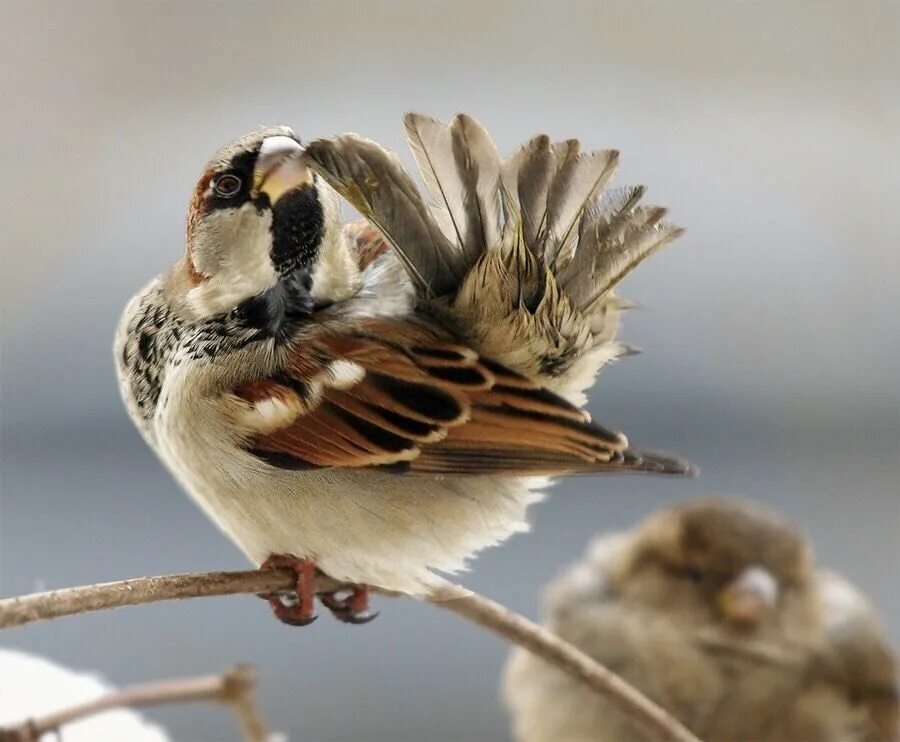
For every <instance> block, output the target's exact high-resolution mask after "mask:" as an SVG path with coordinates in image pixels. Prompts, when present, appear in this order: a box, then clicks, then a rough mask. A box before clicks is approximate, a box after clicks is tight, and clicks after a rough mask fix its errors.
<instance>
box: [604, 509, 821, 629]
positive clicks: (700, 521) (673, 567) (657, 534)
mask: <svg viewBox="0 0 900 742" xmlns="http://www.w3.org/2000/svg"><path fill="white" fill-rule="evenodd" d="M614 580H615V584H616V589H617V590H618V591H620V593H621V594H622V595H623V597H625V598H626V599H628V600H632V601H634V602H635V603H639V604H642V605H645V606H647V607H651V608H655V609H659V610H662V611H670V612H673V613H675V612H678V613H682V614H687V615H688V616H690V617H692V618H694V619H696V620H697V621H698V622H699V621H702V622H704V623H709V622H713V623H717V624H721V625H725V626H727V627H728V628H730V629H735V630H739V631H744V632H749V631H754V630H756V629H758V628H760V627H762V626H764V625H766V624H768V623H771V622H777V621H778V615H779V612H780V611H781V610H782V608H783V607H784V606H785V605H786V604H788V603H790V602H791V601H792V600H795V599H796V598H797V597H798V596H801V595H804V594H805V593H806V591H807V590H808V588H809V585H810V583H811V581H812V555H811V553H810V550H809V547H808V545H807V542H806V540H805V539H804V538H803V537H802V536H801V535H800V534H799V533H798V532H797V531H796V530H794V528H793V527H792V526H791V525H790V524H789V523H787V522H785V521H784V520H783V519H781V518H780V517H778V516H777V515H775V514H774V513H772V512H770V511H768V510H766V509H765V508H762V507H760V506H757V505H754V504H751V503H747V502H741V501H734V500H718V499H714V500H699V501H693V502H687V503H683V504H680V505H676V506H674V507H672V508H668V509H666V510H664V511H662V512H660V513H658V514H656V515H654V516H652V517H651V518H649V519H648V520H647V521H645V522H644V523H643V524H642V525H640V526H639V527H638V529H637V531H636V532H635V534H634V538H633V539H632V540H631V543H630V546H629V548H628V549H626V550H625V551H624V552H623V556H622V558H621V559H620V560H619V563H618V565H617V569H616V570H615V576H614Z"/></svg>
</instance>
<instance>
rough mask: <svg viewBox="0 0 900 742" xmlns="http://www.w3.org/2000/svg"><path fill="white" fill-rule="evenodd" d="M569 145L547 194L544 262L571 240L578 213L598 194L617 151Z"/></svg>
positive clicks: (552, 260) (611, 171)
mask: <svg viewBox="0 0 900 742" xmlns="http://www.w3.org/2000/svg"><path fill="white" fill-rule="evenodd" d="M570 142H574V144H575V146H571V145H570V146H569V147H568V148H567V151H566V156H565V158H564V159H563V161H562V162H561V163H560V167H559V171H558V173H557V175H556V178H555V179H554V181H553V185H552V187H551V189H550V193H549V194H548V198H547V229H546V247H545V254H546V257H547V263H548V264H549V265H551V266H555V265H556V263H557V259H558V256H560V254H561V253H563V257H564V248H565V247H566V245H567V244H568V243H570V237H571V236H573V233H574V232H575V227H576V226H577V225H578V223H579V220H580V219H581V215H582V214H583V213H584V212H585V211H586V210H587V209H589V208H590V206H591V205H592V204H593V203H594V202H596V201H597V198H598V196H599V194H600V192H601V191H602V190H603V188H604V187H605V186H606V184H607V183H608V182H609V181H610V179H611V178H612V176H613V174H614V173H615V171H616V167H617V166H618V162H619V153H618V152H617V151H616V150H596V151H594V152H588V153H584V154H582V153H580V152H579V151H578V146H577V144H578V143H577V141H576V140H570Z"/></svg>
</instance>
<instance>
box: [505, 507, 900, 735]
mask: <svg viewBox="0 0 900 742" xmlns="http://www.w3.org/2000/svg"><path fill="white" fill-rule="evenodd" d="M545 610H546V620H547V625H548V626H549V628H550V629H551V630H552V631H554V632H555V633H557V634H558V635H559V636H560V637H561V638H563V639H565V640H567V641H569V642H571V643H573V644H575V645H576V646H577V647H579V648H580V649H582V650H583V651H585V652H586V653H588V654H589V655H591V656H592V657H593V658H594V659H596V660H598V661H599V662H601V663H603V664H605V665H606V666H607V667H608V668H609V669H611V670H612V671H614V672H616V673H617V674H619V675H620V676H621V677H623V678H624V679H626V680H628V681H629V682H631V683H632V684H633V685H634V686H635V687H637V688H638V689H640V690H641V691H643V692H644V693H645V694H647V695H648V696H649V697H651V698H652V699H654V700H656V701H657V702H658V703H660V704H661V705H662V706H664V707H665V708H666V709H667V710H668V711H669V712H671V713H672V714H674V715H675V716H676V717H677V718H678V719H679V720H680V721H682V722H683V723H684V724H685V725H686V726H687V727H689V728H690V729H691V731H693V732H694V733H695V734H696V735H698V736H699V737H700V738H701V739H703V740H705V741H706V742H744V741H749V740H753V741H754V742H876V741H877V742H896V741H897V740H898V739H900V727H898V699H897V693H898V680H897V675H896V666H895V661H894V658H893V654H892V652H891V650H890V648H889V646H888V644H887V643H886V640H885V638H884V636H883V634H882V631H881V629H880V627H879V622H878V620H877V618H876V616H875V614H874V611H873V609H872V608H871V606H870V605H869V603H868V602H867V600H866V599H865V597H863V596H862V595H861V594H860V593H859V592H858V591H857V590H856V589H855V588H854V587H853V586H852V585H850V584H849V583H848V582H846V581H845V580H844V579H843V578H841V577H839V576H838V575H836V574H834V573H832V572H827V571H824V570H816V569H815V567H814V564H813V558H812V554H811V551H810V547H809V545H808V543H807V542H806V540H805V539H804V538H803V537H802V536H801V535H800V534H799V533H798V532H797V531H795V530H794V528H793V527H791V526H790V525H789V524H788V523H786V522H785V521H784V520H782V519H781V518H780V517H779V516H777V515H775V514H774V513H772V512H770V511H768V510H765V509H763V508H761V507H759V506H756V505H753V504H751V503H747V502H741V501H731V500H700V501H694V502H687V503H683V504H680V505H676V506H674V507H671V508H668V509H666V510H663V511H661V512H659V513H657V514H655V515H653V516H651V517H650V518H649V519H648V520H646V521H645V522H644V523H642V524H640V525H638V526H637V527H636V528H635V529H633V530H632V531H629V532H626V533H619V534H614V535H609V536H603V537H600V538H599V539H597V540H596V541H595V542H594V543H593V544H592V545H591V546H590V548H589V549H588V552H587V554H586V555H585V557H584V558H583V559H582V560H581V561H580V562H579V563H577V564H576V565H574V566H573V567H571V568H570V569H568V570H567V571H566V572H565V573H564V574H563V575H562V576H560V577H559V578H558V579H556V580H554V581H553V582H552V583H551V584H550V585H549V586H548V588H547V590H546V594H545ZM504 695H505V698H506V702H507V706H508V708H509V710H510V712H511V714H512V718H513V723H514V727H515V732H516V738H517V739H518V740H520V741H521V742H549V741H550V740H552V741H553V742H573V741H575V740H577V741H578V742H593V741H597V742H600V741H603V742H609V741H610V740H634V741H635V742H639V741H640V740H649V739H650V738H649V737H648V736H646V734H645V732H644V731H643V730H642V729H640V728H638V727H636V726H635V725H634V723H633V722H632V721H630V720H629V719H627V718H626V717H624V716H623V715H621V714H620V713H619V712H618V711H617V710H616V709H614V708H613V707H612V706H611V705H608V704H606V703H605V702H604V701H603V700H600V699H597V698H596V697H595V696H593V695H591V694H590V693H589V692H587V691H585V690H584V689H583V688H582V687H581V686H579V685H578V684H577V683H575V682H573V681H572V680H570V679H569V678H568V677H567V676H564V675H563V674H561V673H560V672H559V671H558V670H555V669H553V668H551V667H549V666H548V665H546V664H544V663H543V662H542V661H541V660H539V659H537V658H536V657H534V656H532V655H530V654H528V653H526V652H523V651H516V652H515V653H514V655H513V656H512V658H511V660H510V662H509V664H508V666H507V669H506V674H505V678H504Z"/></svg>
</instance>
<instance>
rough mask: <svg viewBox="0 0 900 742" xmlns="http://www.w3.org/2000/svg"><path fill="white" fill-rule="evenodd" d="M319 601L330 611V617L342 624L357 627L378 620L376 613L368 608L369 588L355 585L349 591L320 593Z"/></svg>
mask: <svg viewBox="0 0 900 742" xmlns="http://www.w3.org/2000/svg"><path fill="white" fill-rule="evenodd" d="M344 593H347V594H346V595H345V594H344ZM319 600H321V601H322V605H324V606H325V607H326V608H327V609H328V610H329V611H331V615H333V616H334V617H335V618H336V619H337V620H338V621H341V622H342V623H348V624H355V625H359V624H364V623H369V621H374V620H375V619H376V618H378V611H372V610H370V608H369V588H368V587H366V586H365V585H356V586H355V587H353V588H350V589H349V590H338V591H335V592H332V593H322V594H321V595H319Z"/></svg>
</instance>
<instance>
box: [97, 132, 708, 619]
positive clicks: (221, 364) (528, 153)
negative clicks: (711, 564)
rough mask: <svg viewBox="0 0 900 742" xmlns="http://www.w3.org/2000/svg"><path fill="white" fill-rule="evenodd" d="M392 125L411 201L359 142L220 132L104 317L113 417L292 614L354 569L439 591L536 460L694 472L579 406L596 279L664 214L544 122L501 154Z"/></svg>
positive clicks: (599, 289)
mask: <svg viewBox="0 0 900 742" xmlns="http://www.w3.org/2000/svg"><path fill="white" fill-rule="evenodd" d="M405 122H406V128H407V134H408V136H409V138H410V142H411V145H412V148H413V152H414V154H415V157H416V159H417V160H418V161H419V163H420V164H421V165H423V171H424V175H423V179H424V180H425V182H426V185H427V186H428V187H429V188H430V190H431V192H432V193H433V194H435V198H434V202H433V203H430V204H429V203H428V202H427V201H426V199H425V198H423V197H422V195H421V194H420V193H419V191H418V190H417V189H416V186H415V184H414V183H413V180H412V177H411V176H410V175H409V173H408V172H407V171H406V170H405V168H404V167H403V166H402V165H401V164H400V162H399V160H398V158H397V157H396V155H394V154H393V153H390V152H388V151H387V150H385V149H384V148H382V147H381V146H379V145H377V144H376V143H375V142H372V141H370V140H368V139H365V138H363V137H361V136H358V135H352V134H347V135H341V136H337V137H326V138H321V139H317V140H313V141H311V142H309V143H308V144H306V145H304V144H303V143H301V141H300V139H299V138H298V137H297V136H296V135H295V134H294V132H293V130H292V129H290V128H288V127H268V128H263V129H259V130H257V131H254V132H251V133H250V134H247V135H245V136H243V137H241V138H239V139H237V140H235V141H234V142H232V143H230V144H228V145H226V146H225V147H223V148H222V149H221V150H219V151H218V152H217V153H216V154H215V155H214V156H213V158H212V159H211V160H210V162H209V163H208V165H207V166H206V168H205V169H204V171H203V173H202V175H201V177H200V178H199V180H198V182H197V184H196V186H195V188H194V191H193V194H192V197H191V199H190V203H189V208H188V219H187V230H186V248H185V253H184V255H183V256H182V257H181V258H180V259H179V260H178V261H177V262H176V263H175V264H174V265H172V266H171V267H170V268H169V269H168V270H167V271H165V272H163V273H162V274H160V275H159V276H157V277H156V278H154V279H153V280H152V281H150V283H149V284H148V285H147V286H145V287H144V289H143V290H141V291H140V292H138V294H136V295H135V297H133V298H132V300H131V301H130V302H129V303H128V305H127V306H126V308H125V310H124V312H123V314H122V317H121V319H120V321H119V324H118V326H117V330H116V338H115V342H114V356H115V362H116V367H117V372H118V378H119V385H120V390H121V393H122V396H123V399H124V401H125V405H126V407H127V409H128V412H129V414H130V416H131V418H132V420H133V421H134V422H135V424H136V425H137V427H138V429H139V430H140V432H141V434H142V435H143V437H144V439H145V441H146V442H147V443H148V444H149V445H150V447H151V448H152V449H153V450H154V451H155V452H156V453H157V454H158V456H159V458H160V459H161V460H162V462H163V463H164V464H165V465H166V467H167V468H168V469H169V470H170V472H171V473H172V474H173V476H174V477H175V479H176V480H177V481H178V482H179V483H180V484H181V485H182V486H183V488H184V489H185V490H187V492H188V494H189V495H190V496H191V497H192V498H193V499H194V500H195V501H196V502H197V503H198V505H199V506H200V508H201V509H202V510H203V511H204V512H205V513H206V514H207V515H208V516H209V517H210V518H211V519H212V520H213V521H214V522H215V523H216V524H217V525H218V527H219V528H220V529H221V530H222V531H224V532H225V534H227V535H228V536H229V537H230V538H231V539H232V540H233V541H234V542H235V543H236V544H237V546H238V547H239V548H240V549H241V550H242V551H243V552H244V554H245V555H246V556H247V557H248V558H249V559H250V560H251V562H253V563H254V564H255V565H257V566H259V567H260V568H270V567H279V568H284V569H290V570H292V571H293V572H294V573H295V574H296V576H297V581H296V585H297V587H296V590H294V591H291V592H290V593H281V594H278V595H274V596H264V597H266V598H267V599H268V600H269V602H270V604H271V606H272V610H273V612H274V613H275V615H276V617H277V618H279V619H280V620H282V621H283V622H285V623H288V624H291V625H298V626H299V625H306V624H308V623H310V622H311V621H312V620H314V619H315V617H316V615H315V597H316V595H317V594H318V597H319V599H320V601H321V602H322V603H323V604H324V605H325V606H326V607H327V608H328V609H329V610H330V611H331V612H332V613H333V614H334V616H335V617H337V618H338V619H340V620H341V621H344V622H346V623H364V622H367V621H369V620H371V618H373V617H374V615H376V614H375V613H374V612H373V611H372V610H371V609H370V607H369V591H370V589H371V588H373V587H374V588H377V589H379V590H380V591H384V592H391V593H400V594H408V595H413V596H419V597H423V596H429V595H435V594H437V593H438V592H439V591H440V590H441V588H442V587H443V586H445V585H446V584H447V583H446V581H445V577H444V576H443V575H446V574H452V573H454V572H457V571H459V570H462V569H464V568H465V567H466V566H467V563H468V560H469V559H470V558H471V557H472V556H473V555H474V554H475V553H477V552H478V551H480V550H482V549H484V548H486V547H488V546H492V545H494V544H498V543H500V542H502V541H503V540H505V539H506V538H508V537H509V536H511V535H512V534H514V533H517V532H521V531H525V530H527V529H528V525H527V521H526V515H525V511H526V509H527V506H528V505H529V504H531V503H533V502H535V501H537V500H539V499H540V498H541V496H542V491H543V490H544V489H545V488H546V487H547V485H548V483H549V482H550V479H551V478H552V477H554V476H556V475H563V474H593V473H606V472H612V473H616V472H649V473H660V474H676V475H684V474H689V473H691V471H692V469H691V467H690V465H689V464H687V463H686V462H684V461H682V460H681V459H679V458H678V457H675V456H671V455H668V454H662V453H654V452H651V451H644V450H642V449H639V448H636V447H633V446H630V445H629V443H628V441H627V439H626V437H625V436H624V435H623V434H621V433H619V432H617V431H615V430H612V429H610V428H608V427H605V426H603V425H600V424H599V423H597V422H593V421H591V419H590V415H589V414H588V413H587V412H586V411H585V410H584V409H583V408H582V405H583V402H584V400H585V390H586V389H587V388H588V387H589V386H590V385H591V384H592V383H593V380H594V377H595V376H596V374H597V372H598V370H599V368H600V366H601V365H603V364H604V363H605V362H607V361H610V360H612V359H614V358H616V357H620V356H624V355H628V354H629V353H630V349H629V348H628V347H627V346H625V345H624V344H620V343H618V342H617V341H616V340H615V338H614V336H615V331H616V326H617V321H618V316H619V314H620V312H621V311H623V309H625V308H626V307H627V302H625V301H623V300H621V299H619V298H618V297H617V296H616V295H615V293H614V291H613V289H614V287H615V286H616V284H617V283H618V282H619V281H620V280H621V279H622V278H623V277H624V276H625V275H626V274H627V273H628V272H629V271H630V270H631V269H632V268H633V267H634V266H635V265H637V264H638V263H639V262H641V261H642V260H643V259H644V258H645V257H647V256H648V255H650V254H652V253H653V252H655V251H656V250H658V249H659V248H661V247H662V246H663V245H665V244H667V243H668V242H670V241H671V240H673V239H674V238H675V237H677V236H678V235H679V234H680V232H681V230H680V229H679V228H677V227H674V226H671V225H669V224H668V223H666V222H665V221H663V215H664V213H665V210H664V209H662V208H661V207H656V206H643V205H641V204H640V199H641V196H642V195H643V189H642V188H628V189H624V190H619V191H609V192H607V190H606V184H607V182H608V181H609V179H610V177H611V176H612V172H613V170H614V169H615V165H616V161H617V154H616V153H615V152H612V151H608V150H603V151H599V152H581V149H580V145H579V143H578V142H577V141H576V140H567V141H564V142H561V143H553V142H551V141H550V139H549V137H547V136H546V135H542V136H538V137H535V138H534V139H532V140H530V141H529V142H527V143H526V144H525V145H523V146H522V147H520V148H519V149H518V150H517V151H516V152H515V153H514V154H513V155H512V157H510V158H508V159H506V160H501V158H500V157H499V155H498V154H497V149H496V147H495V145H494V144H493V141H492V140H491V138H490V135H489V134H488V133H487V132H486V130H485V129H484V128H483V127H482V126H481V125H480V124H478V123H477V122H476V121H475V120H474V119H473V118H471V117H470V116H467V115H460V116H458V117H456V118H455V119H453V121H452V122H451V123H450V124H449V125H445V124H443V123H442V122H440V121H438V120H437V119H433V118H430V117H427V116H423V115H420V114H410V115H408V116H407V117H406V119H405ZM438 199H440V200H438ZM344 201H347V202H349V203H351V204H352V205H354V206H355V207H357V208H358V209H359V210H360V212H361V214H362V219H360V220H355V221H349V222H345V221H344V219H343V217H342V213H341V206H342V203H343V202H344ZM323 575H324V576H327V577H329V578H331V579H332V580H334V581H338V582H339V583H341V584H345V585H348V586H349V587H348V589H346V590H344V589H342V590H332V591H330V592H329V591H326V590H317V589H316V584H317V581H319V580H320V579H321V578H322V576H323Z"/></svg>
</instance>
